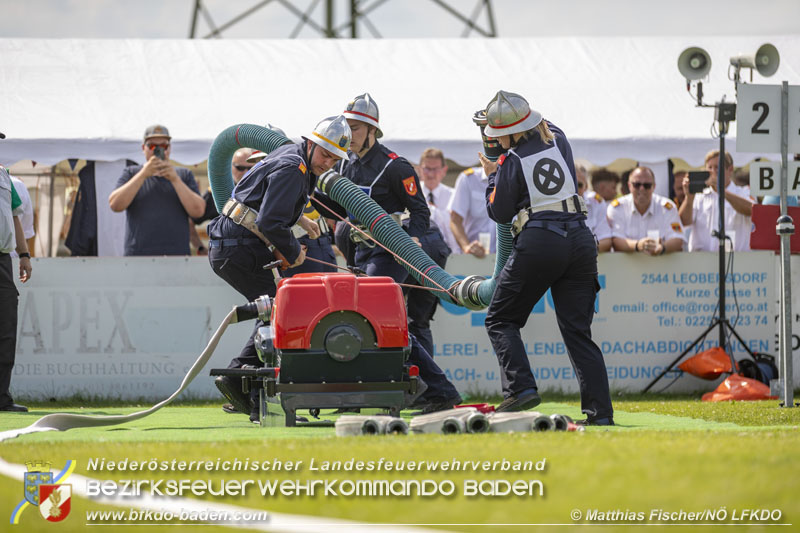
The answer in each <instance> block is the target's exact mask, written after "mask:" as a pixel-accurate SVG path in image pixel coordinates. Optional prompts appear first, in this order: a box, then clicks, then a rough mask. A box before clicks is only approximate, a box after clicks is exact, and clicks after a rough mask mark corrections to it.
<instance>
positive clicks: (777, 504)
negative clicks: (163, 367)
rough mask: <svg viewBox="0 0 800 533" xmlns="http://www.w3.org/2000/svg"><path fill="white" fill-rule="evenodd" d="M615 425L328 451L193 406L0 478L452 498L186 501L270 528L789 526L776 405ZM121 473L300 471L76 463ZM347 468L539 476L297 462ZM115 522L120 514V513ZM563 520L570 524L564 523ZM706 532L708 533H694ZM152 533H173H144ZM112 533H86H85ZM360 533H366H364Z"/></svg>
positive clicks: (61, 445)
mask: <svg viewBox="0 0 800 533" xmlns="http://www.w3.org/2000/svg"><path fill="white" fill-rule="evenodd" d="M551 398H552V396H551V397H547V398H546V399H548V400H549V399H551ZM555 399H556V400H557V401H556V402H550V403H545V404H543V405H542V406H540V410H541V411H543V412H546V413H555V412H559V413H565V414H568V415H571V416H573V417H576V418H577V417H578V416H579V414H580V410H579V407H578V404H577V399H576V398H574V397H570V396H557V397H555ZM138 409H139V408H137V407H129V406H128V407H126V406H113V407H103V406H100V405H95V406H92V407H90V408H87V409H79V408H67V409H59V412H83V413H98V414H99V413H103V414H112V413H113V414H116V413H126V412H133V411H136V410H138ZM615 410H616V414H615V419H616V421H617V424H618V425H617V426H616V427H613V428H589V429H588V430H587V431H586V432H585V433H554V432H547V433H525V434H521V433H516V434H505V435H501V434H483V435H455V436H442V435H408V436H383V437H352V438H337V437H336V436H335V435H334V431H333V429H332V428H282V427H273V428H260V427H258V426H254V425H252V424H250V423H249V422H248V421H247V418H246V417H244V416H243V415H228V414H225V413H223V412H222V411H221V410H220V409H219V407H218V405H217V404H209V403H202V402H199V403H198V402H195V403H192V404H184V405H177V406H174V407H172V406H171V407H167V408H165V409H163V410H162V411H159V412H158V413H156V414H154V415H152V416H151V417H148V418H145V419H142V420H139V421H136V422H133V423H129V424H125V425H122V426H116V427H107V428H96V429H76V430H71V431H68V432H47V433H37V434H31V435H23V436H21V437H19V438H17V439H13V440H10V441H6V442H4V443H3V444H0V457H2V459H3V460H5V461H7V462H8V463H13V464H24V462H25V461H29V460H34V459H42V460H47V461H50V462H52V463H53V467H52V468H53V471H54V472H57V471H58V470H60V468H61V467H62V466H63V465H64V463H65V462H66V460H68V459H74V460H76V461H77V468H76V470H75V473H76V474H81V475H84V476H87V477H90V478H95V479H102V480H123V479H134V480H147V479H151V478H163V479H190V480H212V481H213V482H217V483H219V482H220V481H222V480H250V479H252V480H254V481H257V480H261V481H262V482H265V481H275V480H276V481H285V480H286V481H293V480H299V481H303V482H305V481H315V480H322V481H328V482H331V481H333V480H337V481H336V482H337V483H341V481H342V480H368V481H373V482H375V481H377V480H381V479H387V480H389V481H392V480H414V479H416V480H420V479H429V480H432V481H434V482H436V483H437V484H439V483H443V482H448V481H449V482H452V484H453V486H454V487H455V492H454V494H453V495H451V496H444V495H441V494H436V495H432V496H416V495H411V496H383V497H377V496H371V497H370V496H344V495H341V494H338V493H337V495H336V496H332V495H328V496H326V495H324V494H321V493H320V492H321V490H320V492H318V493H317V494H315V495H314V496H310V495H307V494H301V495H280V494H277V495H272V496H269V495H267V496H262V494H261V492H260V491H259V490H258V488H257V487H256V488H254V489H253V490H248V491H247V493H246V495H244V496H219V497H215V496H200V497H197V496H191V495H190V496H191V497H193V498H195V499H196V500H203V501H210V502H214V503H222V504H230V505H236V506H240V507H245V508H248V509H263V510H267V511H270V512H273V513H289V514H294V515H305V516H313V517H325V518H329V519H344V520H353V521H359V522H371V523H391V524H426V526H424V527H425V528H428V529H445V530H450V531H478V530H482V531H483V530H485V531H529V530H532V529H536V530H540V531H548V530H552V529H554V528H557V529H558V530H564V529H565V527H563V526H567V527H566V529H571V527H575V526H576V525H578V524H584V525H586V524H593V525H594V526H595V527H594V529H593V530H595V529H599V530H601V531H617V530H619V531H630V530H635V529H639V527H641V526H643V525H644V524H661V525H673V526H676V527H690V528H691V529H692V530H693V529H694V528H702V529H703V530H707V529H711V530H716V529H720V530H722V529H723V527H724V528H726V530H730V529H731V527H734V528H735V529H737V530H763V529H765V527H766V525H767V524H783V525H785V527H786V528H788V529H796V528H797V527H798V524H800V506H798V505H797V503H796V498H797V495H798V492H799V491H798V489H800V475H798V474H800V468H798V466H797V465H798V461H797V460H796V455H797V450H798V448H799V447H800V433H799V432H798V426H800V410H798V409H781V408H778V407H777V402H776V401H763V402H730V403H715V404H711V403H702V402H700V401H698V400H697V399H696V398H693V397H689V396H685V397H666V396H647V397H644V396H618V397H617V398H616V399H615ZM53 411H54V410H53V409H52V408H51V406H50V405H49V404H47V405H39V406H37V408H36V409H34V410H33V411H32V412H31V413H29V414H27V415H13V416H12V415H4V416H3V417H2V418H0V431H2V430H5V429H11V428H18V427H22V426H26V425H28V424H29V423H31V422H33V421H35V420H36V419H38V418H39V417H40V416H42V415H44V414H46V413H48V412H53ZM124 458H128V459H130V460H139V461H149V460H151V459H156V460H158V461H172V460H173V459H176V460H185V461H192V460H195V461H205V460H211V461H216V460H217V459H218V458H221V459H222V460H225V459H234V458H239V459H240V460H245V459H250V460H251V461H254V460H259V461H265V460H269V461H272V460H273V459H277V460H279V461H281V462H282V463H284V464H285V463H286V462H289V461H291V462H293V463H296V462H298V461H301V462H302V463H301V464H300V468H299V469H298V470H296V471H291V472H286V471H279V472H272V471H270V472H252V471H239V472H230V471H227V472H219V471H205V470H202V471H193V472H185V471H184V472H180V471H167V472H138V471H137V472H131V471H125V472H119V471H109V470H102V471H97V470H95V471H89V470H88V465H89V462H90V460H99V459H105V460H106V461H119V460H121V459H124ZM351 458H352V459H355V460H356V461H357V460H362V461H367V462H368V461H374V462H375V463H376V464H377V463H378V462H379V461H380V460H381V459H383V460H384V461H393V462H399V461H419V460H421V459H425V460H429V461H443V462H448V463H449V464H452V463H453V462H454V461H458V462H463V461H478V462H483V461H490V462H492V461H502V460H503V459H505V460H506V461H508V462H510V463H513V462H514V461H522V462H525V461H532V462H533V463H537V462H541V461H542V460H544V469H543V470H541V471H536V470H533V471H525V472H514V471H502V470H495V471H482V470H477V471H476V470H472V469H468V470H466V471H442V470H441V469H437V470H422V471H414V472H409V471H407V470H406V471H384V470H382V471H371V472H367V471H335V472H326V471H321V470H312V467H311V461H312V460H313V461H314V463H315V466H317V467H319V466H321V465H322V464H323V463H324V462H325V461H337V460H338V461H347V460H348V459H351ZM540 465H541V463H540ZM501 468H502V466H501ZM467 480H476V481H477V482H480V481H485V480H506V481H509V482H513V481H516V480H524V481H528V482H529V481H532V480H538V481H540V483H541V487H542V489H543V495H541V496H540V495H539V492H538V487H539V485H535V484H534V485H535V487H534V488H536V490H534V491H533V495H524V496H515V495H507V496H491V495H486V494H484V495H476V496H468V495H465V494H464V483H465V482H466V481H467ZM66 483H68V481H66ZM338 486H340V487H341V486H342V485H338ZM484 487H488V485H484ZM22 488H23V487H22V483H21V481H19V480H11V479H10V478H4V482H3V484H2V485H1V486H0V497H2V501H3V502H4V503H3V504H2V508H3V509H2V511H0V514H2V515H3V521H4V523H6V524H8V518H9V517H10V515H11V512H12V510H13V508H14V507H15V506H16V504H17V503H18V502H19V501H20V499H21V498H22ZM129 507H130V505H127V504H126V505H125V506H123V507H120V508H119V509H127V508H129ZM723 508H724V509H725V513H726V514H725V516H726V518H725V519H724V520H719V521H716V522H715V521H713V520H701V521H700V523H698V522H697V521H695V520H692V519H687V518H685V517H684V518H683V519H682V518H681V516H680V515H677V514H676V515H675V516H674V517H669V516H665V515H663V514H662V515H658V514H657V513H656V514H655V515H651V513H652V512H653V510H662V511H664V512H666V513H672V512H679V511H681V510H683V511H686V512H698V511H706V510H710V511H712V512H714V513H716V512H717V511H718V510H720V509H723ZM102 509H114V507H110V506H105V505H101V504H99V503H98V502H97V501H94V500H93V499H85V498H78V497H75V496H73V509H72V512H71V514H70V516H69V517H68V518H67V519H66V520H65V521H64V522H62V523H60V524H59V525H55V524H49V523H47V522H45V521H44V520H43V519H42V518H41V517H39V516H38V511H37V509H36V508H33V507H32V508H29V509H28V510H27V511H26V512H25V513H24V514H23V516H22V518H21V520H20V525H19V526H15V527H17V528H19V529H20V531H26V532H27V531H43V530H45V529H48V530H51V529H52V530H55V529H58V531H84V530H86V529H88V528H89V527H90V526H89V525H88V520H87V518H86V511H89V510H102ZM763 509H766V510H771V511H774V510H780V513H781V518H780V519H779V520H778V521H766V522H759V521H757V520H753V519H751V518H750V516H745V517H744V519H743V516H742V511H744V510H763ZM578 512H580V515H581V517H580V518H579V519H577V520H575V519H574V516H577V513H578ZM573 513H575V515H573ZM601 513H606V514H605V515H603V514H601ZM626 513H627V514H626ZM636 513H643V515H644V518H640V517H636V516H635V515H636ZM737 513H738V516H737ZM714 516H716V514H715V515H714ZM773 516H775V514H773ZM659 517H660V518H661V519H659ZM664 518H667V519H666V520H665V519H664ZM670 518H675V520H671V519H670ZM604 519H605V520H604ZM706 523H711V524H715V523H716V524H717V525H704V524H706ZM467 524H476V525H467ZM533 524H539V525H533ZM546 524H550V525H546ZM554 524H558V525H560V526H562V527H558V526H556V525H554ZM678 524H690V525H684V526H678ZM722 524H727V525H725V526H723V525H722ZM789 524H792V525H791V526H790V525H789ZM173 525H175V523H173ZM164 527H172V526H161V527H156V526H152V525H150V526H148V531H151V530H153V529H155V530H160V529H163V528H164ZM190 527H191V526H190ZM113 528H114V526H92V530H105V529H113ZM217 529H221V528H220V527H219V526H206V527H204V528H202V531H214V530H217ZM326 529H328V528H325V527H320V528H319V529H318V530H320V531H322V530H326ZM350 529H353V528H352V527H351V528H350ZM3 530H4V531H5V530H6V528H3ZM306 530H314V529H313V528H311V529H306ZM359 530H363V529H361V528H359ZM366 530H377V531H380V530H381V529H380V528H378V527H377V526H376V525H375V524H373V525H371V526H369V527H367V528H366Z"/></svg>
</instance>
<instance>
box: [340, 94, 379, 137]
mask: <svg viewBox="0 0 800 533" xmlns="http://www.w3.org/2000/svg"><path fill="white" fill-rule="evenodd" d="M342 114H343V115H344V116H345V117H347V118H349V119H351V120H359V121H361V122H364V123H366V124H369V125H370V126H375V128H376V130H375V138H376V139H380V138H381V137H383V132H382V131H381V127H380V125H379V124H378V119H379V116H380V112H379V111H378V104H376V103H375V100H373V99H372V97H371V96H370V95H369V93H364V94H359V95H358V96H356V97H355V98H353V101H352V102H350V103H349V104H347V107H346V108H345V110H344V112H343V113H342Z"/></svg>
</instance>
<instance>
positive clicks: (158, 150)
mask: <svg viewBox="0 0 800 533" xmlns="http://www.w3.org/2000/svg"><path fill="white" fill-rule="evenodd" d="M153 155H155V156H156V157H157V158H159V159H161V160H164V159H166V156H165V155H164V147H163V146H156V147H155V149H154V150H153ZM706 174H708V172H706Z"/></svg>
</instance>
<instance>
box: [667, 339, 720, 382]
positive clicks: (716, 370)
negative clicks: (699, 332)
mask: <svg viewBox="0 0 800 533" xmlns="http://www.w3.org/2000/svg"><path fill="white" fill-rule="evenodd" d="M678 368H680V369H681V370H683V371H684V372H687V373H689V374H691V375H693V376H697V377H698V378H702V379H708V380H714V379H717V378H718V377H720V376H721V375H722V374H725V373H726V372H730V371H731V359H730V357H728V354H727V353H725V350H723V349H722V348H720V347H719V346H717V347H716V348H710V349H708V350H706V351H704V352H700V353H698V354H695V355H693V356H691V357H690V358H689V359H687V360H686V361H684V362H683V363H681V364H679V365H678Z"/></svg>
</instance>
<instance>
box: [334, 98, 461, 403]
mask: <svg viewBox="0 0 800 533" xmlns="http://www.w3.org/2000/svg"><path fill="white" fill-rule="evenodd" d="M342 115H344V116H345V117H346V118H347V123H348V124H349V125H350V129H351V130H352V133H353V140H352V143H351V145H350V154H349V158H348V159H346V160H343V161H342V163H341V164H340V166H339V173H340V174H342V175H343V176H345V177H347V178H349V179H350V180H351V181H352V182H353V183H355V184H356V185H358V186H359V187H361V189H362V190H363V191H364V192H365V193H367V194H368V195H369V196H370V197H371V198H372V199H373V200H374V201H375V202H376V203H377V204H378V205H380V206H381V207H382V208H383V209H384V210H385V211H386V212H387V213H389V214H391V215H393V216H395V217H396V219H399V218H401V215H400V213H402V212H404V211H405V210H408V212H409V213H410V216H409V218H408V220H407V221H406V222H403V224H402V225H403V227H404V228H405V230H406V231H407V232H408V234H409V235H410V236H411V238H412V239H413V240H414V241H415V242H417V244H425V243H432V245H433V246H432V248H431V251H432V252H433V251H434V249H433V248H435V246H436V244H435V241H436V236H435V234H436V233H438V235H439V239H441V233H439V232H438V230H435V233H434V232H431V231H429V220H430V211H429V210H428V203H427V202H426V201H425V198H424V197H423V195H422V192H421V191H420V187H419V178H418V177H417V174H416V172H414V167H412V166H411V164H410V163H409V162H408V161H406V160H405V159H404V158H402V157H399V156H398V155H397V154H395V153H394V152H392V151H391V150H389V149H388V148H386V147H385V146H383V145H382V144H380V143H379V142H378V141H377V140H376V139H378V138H380V137H382V136H383V132H381V129H380V126H379V124H378V118H379V117H378V105H377V104H376V103H375V101H374V100H373V99H372V97H371V96H370V95H369V94H368V93H365V94H362V95H359V96H357V97H356V98H355V99H353V101H352V102H350V103H349V104H348V105H347V108H346V109H345V111H344V112H343V113H342ZM338 229H339V228H338V227H337V230H338ZM339 231H340V232H339V235H340V236H341V230H339ZM350 235H351V237H352V238H353V239H354V240H356V241H358V242H357V243H355V244H356V246H354V249H355V250H354V261H355V266H357V267H358V268H360V269H361V270H363V271H364V272H365V273H366V274H367V275H370V276H389V277H391V278H392V279H393V280H395V282H397V283H404V282H406V280H407V279H408V277H409V274H408V271H407V270H406V269H405V267H404V266H403V265H402V264H401V263H399V262H398V261H397V260H396V259H395V258H394V257H393V256H392V255H391V254H390V253H389V252H387V251H386V250H384V249H383V248H381V247H379V246H375V245H374V244H373V243H369V242H362V241H363V239H361V238H360V236H359V234H358V233H357V232H355V231H353V232H351V234H350ZM340 241H341V238H340ZM442 244H444V240H443V239H442ZM445 247H446V244H445ZM434 255H436V256H437V257H438V255H441V254H438V253H435V254H434ZM446 255H447V254H445V258H446ZM432 257H433V256H432ZM414 290H417V291H420V290H422V289H414ZM412 301H413V300H412ZM428 313H430V311H429V309H427V308H426V307H424V306H423V305H418V306H410V307H409V309H408V315H409V320H410V324H409V329H410V335H409V337H410V339H411V355H410V356H409V362H410V363H411V364H414V365H417V366H418V367H419V370H420V377H421V378H422V380H423V381H424V382H425V383H426V384H427V385H428V389H427V390H426V391H425V392H424V393H423V394H422V395H420V396H419V398H418V399H417V401H416V402H415V404H412V406H417V407H420V408H422V411H423V412H434V411H439V410H442V409H449V408H451V407H453V406H454V405H456V404H459V403H461V396H460V395H459V394H458V391H456V388H455V387H454V386H453V384H452V383H450V381H448V379H447V377H446V376H445V375H444V373H443V372H442V370H441V369H440V368H439V366H438V365H436V363H434V361H433V359H432V357H431V355H430V354H431V353H432V351H433V346H432V340H431V341H430V343H429V347H425V346H424V345H423V344H422V343H421V342H419V340H418V339H417V338H416V337H415V335H414V331H413V329H412V328H413V324H414V318H412V314H417V315H419V319H420V320H419V321H422V319H424V318H425V315H426V314H428ZM428 320H429V317H428ZM426 322H427V320H426ZM428 338H429V339H430V331H428Z"/></svg>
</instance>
